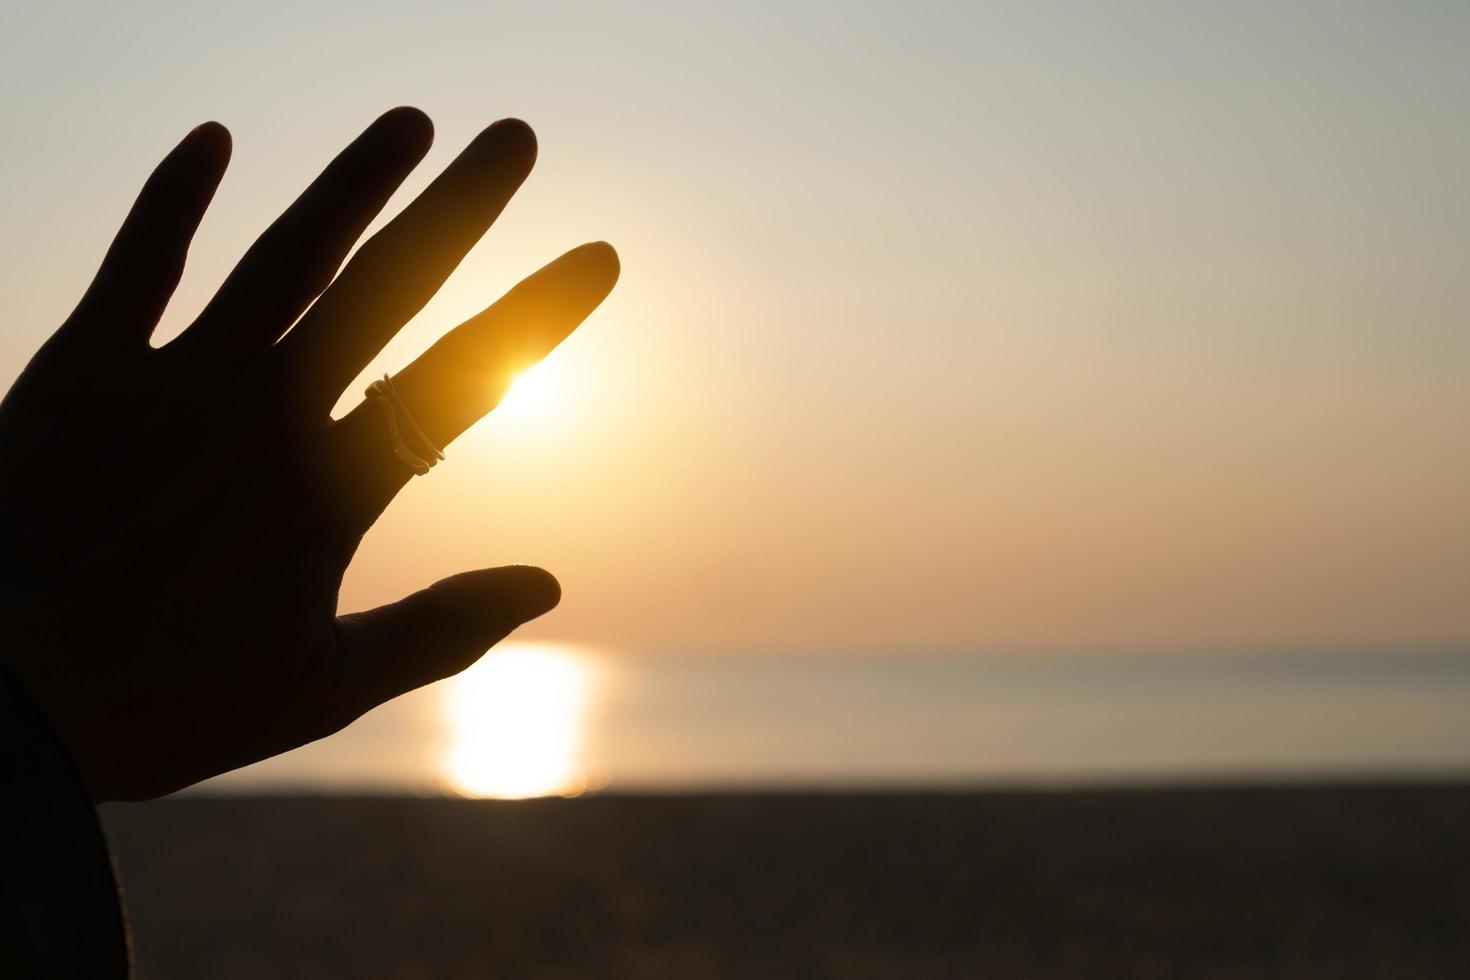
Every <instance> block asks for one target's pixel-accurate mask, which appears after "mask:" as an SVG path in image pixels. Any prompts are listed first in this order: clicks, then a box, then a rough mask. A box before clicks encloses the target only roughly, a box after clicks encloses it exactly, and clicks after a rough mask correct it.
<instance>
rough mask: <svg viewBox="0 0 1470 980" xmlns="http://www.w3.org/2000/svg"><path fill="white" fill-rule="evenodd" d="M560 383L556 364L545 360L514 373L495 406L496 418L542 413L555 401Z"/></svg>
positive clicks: (559, 389)
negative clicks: (514, 375)
mask: <svg viewBox="0 0 1470 980" xmlns="http://www.w3.org/2000/svg"><path fill="white" fill-rule="evenodd" d="M561 387H562V386H561V384H560V382H559V378H558V376H557V369H556V366H555V365H554V364H553V365H548V364H547V363H546V362H545V361H542V362H540V363H539V364H533V365H531V366H530V367H528V368H526V369H525V370H524V371H521V372H520V373H519V374H517V375H516V377H515V380H514V381H512V382H511V385H510V388H509V390H507V391H506V393H505V397H504V398H502V399H501V400H500V404H499V405H497V406H496V408H495V412H496V416H497V417H498V418H502V419H503V418H505V417H507V416H532V415H539V414H542V413H544V412H545V411H546V410H547V409H548V408H550V407H551V405H552V404H553V403H554V402H555V401H556V399H557V396H558V394H559V392H560V391H561Z"/></svg>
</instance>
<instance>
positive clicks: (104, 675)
mask: <svg viewBox="0 0 1470 980" xmlns="http://www.w3.org/2000/svg"><path fill="white" fill-rule="evenodd" d="M432 133H433V130H432V126H431V125H430V123H429V120H428V118H427V117H425V116H424V115H423V113H421V112H419V111H417V110H415V109H406V108H404V109H395V110H393V111H391V112H389V113H387V114H385V115H384V116H382V117H381V118H380V119H378V120H377V121H376V122H375V123H373V125H372V126H370V127H369V128H368V129H367V131H366V132H364V133H363V134H362V135H361V136H360V137H358V139H357V140H356V141H355V142H353V143H352V144H351V145H350V146H349V147H347V149H345V150H344V151H343V152H342V153H341V155H340V156H338V157H337V158H336V159H335V160H333V161H332V163H331V165H330V166H328V167H327V169H326V171H325V172H324V173H323V174H322V175H321V177H319V178H318V179H317V180H316V182H315V183H313V184H312V185H311V186H310V187H309V188H308V189H307V190H306V192H305V193H303V194H302V195H301V197H300V198H299V199H298V200H297V201H296V202H295V204H293V205H292V206H291V208H290V209H289V210H287V211H286V213H285V214H284V215H282V216H281V217H280V218H279V219H278V220H277V221H276V223H275V224H273V225H272V226H271V227H270V228H269V229H268V230H267V231H266V232H265V233H264V234H263V235H262V236H261V237H260V239H259V240H258V241H257V242H256V243H255V245H254V246H252V247H251V249H250V250H249V252H248V253H247V254H246V255H245V257H244V259H243V260H241V262H240V264H239V265H238V266H237V267H236V268H235V270H234V271H233V273H231V275H230V276H229V278H228V279H227V280H226V282H225V283H224V285H223V286H222V287H221V289H220V290H219V292H218V294H217V295H216V296H215V297H214V298H213V300H212V301H211V302H210V303H209V305H208V306H207V307H206V308H205V310H204V311H203V313H201V314H200V316H199V318H198V319H197V320H196V321H195V322H194V323H193V324H192V325H190V327H189V328H188V329H187V330H186V331H185V332H184V333H183V334H182V335H181V336H180V337H179V338H178V339H177V340H174V341H172V342H171V343H169V344H167V345H165V346H163V347H161V348H154V347H152V346H150V344H149V335H150V334H151V332H152V330H153V328H154V326H155V324H156V323H157V322H158V319H159V317H160V315H161V314H162V312H163V309H164V306H165V304H166V303H167V302H168V299H169V297H170V295H171V294H172V293H173V290H174V288H175V286H176V285H177V284H178V280H179V277H180V275H181V273H182V271H183V267H184V256H185V253H186V252H187V250H188V246H189V241H190V239H191V237H192V236H193V234H194V231H195V228H196V227H197V226H198V224H199V221H200V219H201V217H202V216H203V214H204V210H205V208H206V207H207V205H208V203H209V201H210V198H211V197H212V196H213V194H214V190H215V188H216V186H217V185H218V183H219V181H220V179H221V177H222V176H223V174H224V170H225V166H226V163H227V161H228V159H229V156H230V138H229V134H228V133H227V132H226V130H225V129H224V128H223V127H222V126H219V125H218V124H214V123H208V124H205V125H203V126H200V127H199V128H197V129H195V130H194V131H193V132H192V133H190V134H189V135H188V136H187V137H186V138H185V139H184V141H183V142H182V143H180V144H179V146H178V147H177V148H175V149H174V150H173V152H172V153H170V154H169V155H168V157H167V158H166V159H165V160H164V161H163V162H162V163H161V164H160V165H159V167H158V169H157V170H156V171H155V172H154V173H153V175H152V176H151V177H150V178H149V180H148V182H147V184H146V186H145V187H144V188H143V191H142V193H141V195H140V196H139V198H138V200H137V203H136V204H135V205H134V206H133V209H132V211H131V213H130V214H129V215H128V217H127V220H126V221H125V222H124V224H123V227H122V229H121V231H119V233H118V235H117V238H116V240H115V241H114V242H113V244H112V247H111V248H110V249H109V250H108V253H107V255H106V257H105V259H104V260H103V263H102V268H101V270H100V271H99V272H98V274H97V277H96V279H95V281H94V282H93V283H92V285H91V287H90V288H89V289H88V290H87V292H86V295H85V296H83V298H82V300H81V303H80V304H79V305H78V307H77V309H76V311H75V312H74V313H73V314H72V315H71V316H70V317H69V318H68V319H67V321H66V322H65V323H64V324H62V326H61V328H60V329H59V330H57V332H56V333H55V335H54V336H52V338H51V339H50V340H49V341H47V343H46V344H45V345H44V346H43V347H42V349H41V350H40V352H39V353H37V354H36V356H35V358H34V359H33V360H32V361H31V363H30V365H29V366H28V367H27V368H26V370H25V372H24V373H23V374H22V376H21V377H20V379H19V380H18V381H17V382H16V384H15V387H14V388H13V389H12V390H11V391H10V393H9V395H8V396H7V397H6V398H5V401H4V403H3V405H0V466H3V469H4V473H5V478H4V480H3V482H0V548H3V551H0V555H3V557H4V558H5V568H6V575H7V581H6V583H5V584H6V592H5V599H4V603H5V611H6V635H5V644H4V649H3V654H0V656H3V662H4V665H5V666H6V667H7V668H8V669H9V670H10V671H11V672H12V673H13V674H14V675H15V676H16V677H17V678H18V679H19V680H20V681H21V683H22V684H23V686H24V687H25V688H26V689H27V690H28V691H29V693H30V694H31V696H32V697H33V699H34V700H35V701H36V703H37V704H38V705H39V706H40V708H41V709H42V711H43V713H44V714H45V715H46V716H47V718H48V719H49V720H50V721H51V723H52V725H53V727H54V728H55V729H56V731H57V732H58V734H59V735H60V736H61V738H62V740H63V742H64V743H65V744H66V745H67V747H68V748H69V749H70V751H71V754H72V757H73V758H74V760H75V762H76V764H77V766H78V768H79V770H80V772H81V774H82V778H83V779H84V780H85V782H86V783H87V786H88V788H89V790H90V791H91V793H92V796H93V798H94V799H96V800H99V801H100V800H105V799H137V798H143V797H150V796H156V795H159V794H162V793H167V792H170V791H172V790H175V789H178V788H181V787H183V786H187V785H189V784H190V783H193V782H196V781H198V780H200V779H204V778H206V777H208V776H212V775H215V774H216V773H220V772H224V771H226V770H229V769H233V768H236V767H238V766H242V765H245V764H247V763H250V762H254V761H256V760H258V759H263V758H265V757H267V756H270V755H274V754H276V753H279V752H283V751H285V750H287V749H290V748H293V747H295V746H298V745H301V744H303V743H305V742H309V741H311V740H313V739H317V738H321V737H322V736H324V735H327V734H330V733H331V732H334V731H337V730H338V729H340V728H342V727H343V726H344V725H346V724H348V723H349V722H350V721H352V720H353V719H354V718H356V717H358V716H359V715H361V714H362V713H363V712H365V711H367V710H368V709H369V708H372V707H374V706H375V705H377V704H380V703H381V702H383V701H386V700H388V699H390V698H392V697H394V696H396V695H398V694H401V693H403V692H405V691H408V690H410V689H412V688H415V687H418V686H420V685H423V684H426V683H429V682H430V681H433V680H436V679H438V678H442V677H446V676H448V675H450V674H453V673H455V672H457V671H459V670H462V669H463V668H464V667H466V666H468V665H469V664H470V663H472V662H473V661H474V660H475V659H476V658H478V657H479V656H480V655H481V654H482V653H484V651H485V650H486V649H487V648H488V647H490V646H491V645H493V644H494V643H496V642H497V641H499V640H500V639H501V638H503V637H504V636H505V635H506V634H508V633H509V632H510V631H511V630H513V629H514V628H515V627H516V626H518V625H520V624H521V623H522V622H524V621H526V620H528V619H531V618H533V617H535V616H538V615H540V614H541V613H544V612H546V611H547V610H549V609H551V608H552V607H553V606H554V605H556V603H557V600H558V598H559V596H560V590H559V587H558V586H557V583H556V581H555V579H553V578H552V577H551V576H550V575H549V574H547V573H546V572H543V571H541V570H539V569H535V568H529V567H521V566H513V567H508V568H498V569H486V570H481V571H473V572H466V573H464V574H462V575H457V576H454V577H452V578H449V579H446V580H444V581H442V582H439V583H438V584H436V585H434V586H432V587H430V588H428V589H425V590H424V591H422V592H418V593H416V594H414V595H412V596H409V597H408V598H406V599H403V600H402V601H400V602H397V603H394V604H392V605H388V606H383V607H381V608H378V609H374V610H371V611H369V612H365V613H360V614H355V615H348V616H340V617H339V616H337V591H338V587H339V585H340V583H341V580H342V575H343V572H344V570H345V569H346V568H347V564H348V562H349V561H350V560H351V558H352V555H353V552H354V551H355V550H356V548H357V544H358V542H359V540H360V539H361V537H362V534H363V533H364V532H365V531H366V530H367V528H368V527H369V526H370V525H371V524H372V522H373V521H374V520H375V519H376V518H377V516H378V515H379V514H380V513H381V512H382V510H383V508H384V507H385V506H387V504H388V502H389V501H390V500H391V499H392V498H393V496H394V494H395V493H396V492H397V491H398V489H399V488H400V487H401V486H402V485H403V484H404V482H405V481H407V480H408V479H409V478H410V477H411V476H412V471H411V470H410V469H409V468H408V467H407V466H406V465H405V464H403V463H402V462H400V461H399V460H398V459H397V458H396V457H395V456H394V454H393V451H392V439H391V435H390V431H389V427H388V420H387V418H386V417H385V416H384V413H383V412H382V411H381V410H380V408H379V407H378V406H376V405H374V404H370V403H369V402H367V401H365V402H364V403H363V404H361V405H359V406H358V407H357V408H356V409H354V410H353V411H352V412H351V413H349V414H348V415H347V416H345V417H344V418H342V419H341V420H340V421H335V422H334V421H333V420H332V418H331V414H330V413H331V409H332V406H333V405H334V404H335V403H336V401H337V399H338V398H339V396H340V394H341V393H342V391H343V390H344V389H345V387H346V386H347V385H348V384H349V383H351V382H352V380H353V379H354V378H356V377H357V376H358V374H359V373H360V372H361V371H362V370H363V368H364V367H365V366H366V365H367V363H368V361H369V360H370V359H371V358H372V357H373V356H374V355H375V354H376V353H377V352H378V351H379V349H380V348H381V347H382V346H383V344H384V343H385V342H386V341H387V340H388V339H389V338H390V337H392V336H393V334H394V333H395V331H397V330H398V329H399V327H401V326H402V325H403V323H404V322H405V321H407V320H408V319H409V318H410V317H411V316H412V315H413V314H414V313H415V312H416V311H417V310H419V308H420V307H422V306H423V304H424V303H425V302H427V301H428V299H429V298H430V297H431V296H432V295H433V294H434V292H435V291H436V290H437V289H438V288H439V286H440V285H441V284H442V283H443V282H444V280H445V278H446V277H447V276H448V275H449V273H450V272H451V271H452V270H453V269H454V267H455V266H456V265H457V264H458V262H459V261H460V259H461V258H462V257H463V256H464V254H465V253H466V252H467V251H468V250H469V248H470V247H471V246H472V245H474V243H475V242H476V241H477V240H478V239H479V238H480V236H481V235H482V234H483V233H484V232H485V230H486V229H487V228H489V226H490V224H491V222H493V221H494V220H495V218H496V216H497V215H498V214H499V213H500V211H501V209H502V208H504V207H505V204H506V202H507V201H508V200H509V198H510V196H511V195H512V194H513V193H514V192H515V190H516V188H517V187H518V186H519V185H520V183H521V181H522V180H524V179H525V177H526V175H527V173H528V172H529V171H530V169H531V165H532V163H533V162H534V160H535V157H536V142H535V137H534V136H533V134H532V133H531V130H530V129H529V128H528V127H527V126H526V125H525V124H524V123H521V122H518V121H515V120H504V121H501V122H498V123H496V124H495V125H493V126H491V127H490V128H488V129H486V130H485V131H484V132H482V133H481V134H480V135H479V136H478V137H476V138H475V140H474V141H473V142H472V143H471V144H470V145H469V147H468V148H467V149H465V151H464V152H463V153H461V154H460V155H459V157H458V158H456V159H455V161H454V162H453V163H452V164H450V166H449V167H448V169H446V170H445V171H444V173H443V174H441V175H440V176H439V177H438V179H436V180H435V181H434V182H433V184H431V185H430V186H429V188H428V189H427V190H425V191H424V192H423V193H422V194H421V195H420V196H419V197H418V198H417V199H416V200H415V201H414V202H413V203H412V204H410V205H409V206H408V207H407V208H406V209H405V210H404V211H403V212H402V213H401V214H399V215H398V216H397V217H396V218H394V219H393V221H392V222H391V223H390V224H388V225H387V226H386V227H385V228H384V229H383V230H382V231H380V232H379V233H377V234H376V235H374V236H373V237H372V238H371V239H370V240H369V241H367V242H366V243H365V244H364V245H363V247H362V248H361V249H360V250H359V251H358V252H357V254H356V255H355V256H353V258H352V261H351V262H349V263H348V264H347V266H346V267H345V268H344V269H343V270H342V272H341V274H340V275H337V270H338V267H339V266H340V265H341V263H342V261H343V259H344V258H345V257H346V255H347V253H348V251H349V250H350V249H351V248H352V246H353V244H354V243H355V242H356V240H357V238H358V237H359V236H360V235H361V234H362V232H363V230H364V229H365V228H366V226H367V225H368V223H369V222H370V221H371V220H372V218H373V216H374V215H376V214H377V212H378V211H379V210H380V209H381V208H382V207H383V205H384V203H385V202H386V201H387V199H388V198H389V196H390V195H391V194H392V193H393V191H394V189H395V188H396V187H397V186H398V185H399V183H400V182H401V181H402V180H403V179H404V177H406V176H407V174H408V173H409V171H410V170H412V169H413V167H414V166H415V165H416V164H417V163H418V162H419V161H420V160H421V159H422V158H423V155H424V154H425V153H426V152H427V150H428V147H429V144H430V142H431V140H432ZM617 275H618V261H617V256H616V254H615V253H614V252H613V250H612V248H611V247H609V246H607V245H605V244H601V243H599V244H593V245H585V246H582V247H581V248H578V249H576V250H574V251H572V252H569V253H568V254H566V255H564V256H562V257H561V258H559V259H557V260H556V261H555V262H553V263H551V264H550V265H548V266H546V267H545V268H543V269H542V270H541V271H539V272H537V273H536V274H535V275H533V276H531V277H530V278H529V279H527V280H525V281H524V282H522V283H521V284H520V285H518V286H517V287H516V288H515V289H514V290H512V291H511V292H510V293H509V294H508V295H507V296H505V297H504V298H503V299H501V300H500V301H499V302H498V303H496V304H495V305H493V306H491V307H489V308H488V309H486V310H485V311H483V312H482V313H480V314H478V315H477V316H475V317H473V318H472V319H470V320H468V321H466V322H465V323H464V324H462V325H461V326H459V327H458V328H456V329H455V330H453V331H452V332H450V333H449V334H448V335H446V336H445V337H444V338H443V339H441V340H440V341H439V342H438V343H437V344H435V345H434V346H433V347H432V348H431V349H430V350H429V351H428V352H426V353H425V354H424V355H423V356H422V357H420V358H419V359H418V360H417V361H414V362H413V363H412V364H410V365H409V366H408V367H407V368H405V369H404V370H403V371H402V372H401V373H399V374H397V375H396V376H395V377H394V384H395V386H396V387H397V389H398V391H399V392H400V393H401V395H402V397H403V401H404V403H405V405H407V406H408V407H409V408H410V410H411V411H412V413H413V415H414V416H415V417H416V419H417V420H418V422H419V423H420V425H421V426H422V427H423V429H424V430H425V432H426V433H427V435H428V436H429V437H430V438H431V439H432V440H433V441H434V442H436V443H437V444H438V445H440V446H443V445H444V444H445V443H447V442H449V441H450V440H451V439H453V438H454V437H455V436H456V435H458V434H459V433H460V432H461V431H463V430H464V429H465V428H466V427H467V426H469V425H470V424H471V423H473V422H474V421H475V420H476V419H478V418H479V417H480V416H481V415H483V414H484V413H485V412H487V411H489V410H490V409H491V408H492V407H494V405H495V403H496V402H497V401H498V400H499V398H500V396H501V395H502V394H503V393H504V390H505V388H506V386H507V385H508V383H509V381H510V379H511V378H512V376H513V375H514V373H515V372H516V371H517V370H519V369H522V368H524V367H525V366H527V365H528V364H530V363H533V362H535V361H536V360H538V359H540V358H541V357H542V356H544V355H545V354H546V352H547V351H549V350H551V348H553V347H554V346H556V344H557V343H558V342H560V341H561V340H562V338H564V337H565V336H566V335H567V334H568V333H570V332H571V331H572V330H573V329H575V328H576V326H577V324H578V323H580V322H581V321H582V319H583V318H584V317H586V316H587V314H588V313H590V312H591V311H592V310H593V309H594V308H595V307H596V306H597V304H598V303H600V302H601V301H602V299H603V297H604V296H606V295H607V293H608V291H609V290H610V289H611V288H612V286H613V283H614V282H615V281H616V279H617ZM313 300H315V302H314V303H313ZM308 307H309V308H308ZM303 313H304V315H303ZM298 318H299V322H297V321H298ZM293 324H294V326H293ZM288 331H289V332H288Z"/></svg>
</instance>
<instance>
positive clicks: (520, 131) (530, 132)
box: [482, 117, 538, 170]
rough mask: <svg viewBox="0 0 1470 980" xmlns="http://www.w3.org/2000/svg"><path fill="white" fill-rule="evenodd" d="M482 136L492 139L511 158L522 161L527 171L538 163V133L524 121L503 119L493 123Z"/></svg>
mask: <svg viewBox="0 0 1470 980" xmlns="http://www.w3.org/2000/svg"><path fill="white" fill-rule="evenodd" d="M482 136H485V137H487V138H490V139H492V140H493V141H494V142H495V144H496V145H497V146H498V147H500V148H502V149H503V150H505V151H506V152H508V154H509V155H510V156H511V157H513V158H515V159H517V160H519V161H521V164H522V166H524V167H525V169H527V170H530V169H531V165H532V164H534V163H535V162H536V154H537V152H538V148H537V143H536V131H535V130H534V129H532V128H531V127H530V124H528V123H527V122H526V121H525V120H523V119H516V118H514V117H510V118H506V119H501V120H499V121H497V122H495V123H492V124H491V125H490V127H489V128H488V129H486V130H485V132H484V133H483V134H482Z"/></svg>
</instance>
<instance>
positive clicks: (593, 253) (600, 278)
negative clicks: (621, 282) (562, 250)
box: [556, 242, 623, 294]
mask: <svg viewBox="0 0 1470 980" xmlns="http://www.w3.org/2000/svg"><path fill="white" fill-rule="evenodd" d="M556 264H558V265H561V266H563V268H567V267H569V268H567V271H571V272H573V273H574V274H575V276H576V278H577V279H578V280H579V281H580V282H581V283H582V284H583V285H585V286H588V287H596V288H598V289H601V290H602V292H603V293H604V294H605V293H607V292H608V291H609V290H611V289H612V287H613V285H614V284H615V283H616V282H617V281H618V275H619V274H620V273H621V272H622V268H623V265H622V261H621V260H620V259H619V258H618V252H617V249H615V248H613V247H612V246H611V245H609V244H608V243H607V242H588V243H587V244H585V245H578V246H577V247H576V248H574V249H572V250H571V251H570V252H568V253H567V254H565V255H563V256H562V257H561V258H560V259H558V260H557V263H556Z"/></svg>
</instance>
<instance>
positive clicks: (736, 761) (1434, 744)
mask: <svg viewBox="0 0 1470 980" xmlns="http://www.w3.org/2000/svg"><path fill="white" fill-rule="evenodd" d="M1442 775H1470V653H1461V654H1436V655H1411V654H1399V655H1389V654H1385V655H1381V656H1361V655H1311V656H1305V655H1298V656H1288V655H1272V656H1268V655H1260V656H1243V655H1233V656H1229V657H1214V658H1205V657H1199V656H1174V657H1163V656H1158V657H1131V658H1116V657H1115V658H1104V657H1098V656H1089V657H1077V658H1060V657H1008V658H993V659H981V658H959V657H946V658H938V657H931V658H923V657H905V658H897V657H894V658H886V659H884V658H865V659H853V658H838V657H835V656H828V657H815V656H813V657H797V658H791V657H786V658H773V657H762V658H734V657H730V658H715V659H710V658H705V659H698V660H694V659H676V658H672V657H670V658H637V657H621V656H614V655H611V654H604V653H597V652H593V651H586V650H576V649H572V648H566V647H557V646H551V645H545V644H509V645H507V646H506V647H505V648H504V649H503V650H502V651H498V652H496V653H494V654H492V655H491V656H489V657H487V658H485V660H483V661H482V662H481V663H480V664H479V665H477V666H476V667H475V668H473V669H472V670H471V671H470V672H467V673H466V674H465V675H462V676H461V677H460V678H456V679H454V680H452V681H448V682H445V683H443V684H440V685H437V686H435V687H432V688H427V689H425V690H422V691H418V692H415V693H414V694H412V695H409V696H407V697H405V698H401V699H399V700H398V701H397V702H394V703H393V704H390V705H387V706H384V707H383V708H380V709H378V710H377V711H375V712H373V713H371V714H369V715H368V716H367V717H365V718H363V719H361V720H360V721H359V722H357V724H356V725H354V726H353V727H351V728H349V729H348V730H347V731H345V732H343V733H340V734H338V735H336V736H334V737H332V738H330V739H327V740H325V741H323V742H319V743H317V744H315V745H311V746H307V747H306V748H304V749H300V750H297V751H296V752H293V753H289V754H288V755H285V756H282V757H280V758H277V759H272V760H268V761H266V762H264V763H261V764H259V765H256V766H252V767H250V768H248V769H243V770H240V771H239V772H236V773H231V774H229V775H226V776H223V777H220V778H219V779H216V780H214V781H212V782H211V783H209V784H207V786H208V787H209V788H210V789H213V790H217V791H249V792H256V791H261V790H281V789H306V790H313V791H352V790H371V791H383V790H388V791H407V792H429V793H439V792H457V793H464V794H467V795H484V796H535V795H544V794H550V793H576V792H581V791H585V790H597V789H601V788H604V787H609V788H612V789H615V790H639V789H681V790H682V789H719V788H752V787H771V788H780V787H798V786H801V787H849V788H851V787H901V786H969V785H983V784H987V783H1012V784H1013V783H1044V784H1062V785H1069V784H1086V783H1105V782H1116V781H1173V780H1194V779H1209V778H1212V777H1236V778H1294V777H1301V776H1329V777H1330V776H1336V777H1363V778H1382V777H1390V778H1415V777H1420V776H1442Z"/></svg>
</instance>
